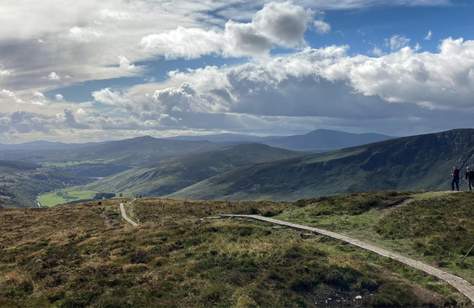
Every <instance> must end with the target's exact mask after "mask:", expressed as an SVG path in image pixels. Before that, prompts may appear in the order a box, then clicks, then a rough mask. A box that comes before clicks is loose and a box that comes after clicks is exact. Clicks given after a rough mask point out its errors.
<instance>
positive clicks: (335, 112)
mask: <svg viewBox="0 0 474 308" xmlns="http://www.w3.org/2000/svg"><path fill="white" fill-rule="evenodd" d="M473 51H474V41H464V40H462V39H457V40H455V39H446V40H445V41H443V42H442V44H441V46H440V50H439V52H437V53H428V52H419V51H417V50H415V49H411V48H410V47H405V48H402V49H400V50H398V51H395V52H392V53H389V54H386V55H380V56H378V57H369V56H361V55H357V56H349V55H348V53H347V47H344V46H342V47H336V46H334V47H328V48H323V49H306V50H304V51H301V52H299V53H296V54H291V55H287V56H281V57H276V58H273V59H271V60H269V61H265V62H254V63H247V64H244V65H239V66H235V67H229V68H217V67H206V68H204V69H197V70H190V71H187V72H173V73H172V74H170V76H169V80H168V81H167V82H166V83H167V84H168V85H170V86H166V85H165V84H161V85H160V84H156V85H153V84H151V85H150V84H149V85H144V86H137V87H134V88H132V89H130V90H129V91H128V92H125V93H120V95H118V94H117V93H111V92H110V90H109V89H104V90H103V91H101V94H104V95H105V94H107V95H106V98H104V97H98V98H99V100H100V101H102V102H105V101H106V102H107V103H109V104H114V102H115V104H116V105H122V106H128V108H129V110H134V112H135V114H136V115H137V116H139V114H140V113H141V112H143V113H144V114H147V115H148V116H150V115H152V114H156V115H157V114H168V115H171V116H172V117H175V118H179V117H180V116H181V115H182V114H183V113H243V114H252V115H260V116H315V117H334V118H354V119H356V118H372V119H377V118H378V119H380V118H386V117H393V116H395V115H401V114H403V113H404V112H409V111H410V110H411V111H413V110H419V112H421V111H420V110H433V109H453V110H454V109H459V108H465V109H466V108H467V109H469V108H473V107H474V106H473V101H472V99H471V98H472V96H473V95H474V92H473V89H474V73H473V72H474V57H473V54H474V53H473ZM153 87H156V88H159V89H153ZM420 89H423V91H420ZM94 96H97V95H94ZM117 96H118V97H117ZM96 99H97V98H96ZM396 103H398V104H396Z"/></svg>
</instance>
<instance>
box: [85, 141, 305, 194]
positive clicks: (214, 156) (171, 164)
mask: <svg viewBox="0 0 474 308" xmlns="http://www.w3.org/2000/svg"><path fill="white" fill-rule="evenodd" d="M300 155H301V153H300V152H293V151H288V150H284V149H278V148H273V147H270V146H267V145H262V144H240V145H234V146H225V147H222V148H220V149H217V150H214V151H209V152H202V153H194V154H189V155H185V156H181V157H177V158H171V159H165V160H163V161H161V162H158V163H156V164H153V165H151V166H147V167H141V168H134V169H130V170H127V171H124V172H122V173H119V174H116V175H113V176H111V177H107V178H105V179H101V180H99V181H97V182H95V183H92V184H89V185H87V186H85V187H84V189H85V190H93V191H105V192H116V193H125V194H140V195H146V196H162V195H166V194H170V193H173V192H175V191H178V190H180V189H182V188H185V187H187V186H190V185H193V184H195V183H197V182H199V181H202V180H204V179H207V178H210V177H212V176H215V175H217V174H221V173H224V172H227V171H230V170H233V169H235V168H239V167H242V166H248V165H253V164H256V163H262V162H269V161H275V160H282V159H288V158H293V157H297V156H300Z"/></svg>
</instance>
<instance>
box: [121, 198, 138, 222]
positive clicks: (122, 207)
mask: <svg viewBox="0 0 474 308" xmlns="http://www.w3.org/2000/svg"><path fill="white" fill-rule="evenodd" d="M130 203H133V201H132V202H130ZM120 214H121V215H122V218H123V219H124V220H125V221H126V222H128V223H129V224H131V225H132V226H134V227H138V223H136V222H135V221H133V220H132V219H131V218H130V217H128V215H127V211H125V205H124V204H123V203H120Z"/></svg>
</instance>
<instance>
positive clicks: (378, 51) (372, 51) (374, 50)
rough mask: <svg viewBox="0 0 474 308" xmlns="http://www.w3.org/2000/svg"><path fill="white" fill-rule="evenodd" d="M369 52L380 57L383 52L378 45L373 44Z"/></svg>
mask: <svg viewBox="0 0 474 308" xmlns="http://www.w3.org/2000/svg"><path fill="white" fill-rule="evenodd" d="M371 53H372V54H373V55H374V56H377V57H380V56H383V55H384V54H385V53H384V52H383V50H382V49H380V48H379V47H377V46H375V47H374V48H373V49H372V50H371Z"/></svg>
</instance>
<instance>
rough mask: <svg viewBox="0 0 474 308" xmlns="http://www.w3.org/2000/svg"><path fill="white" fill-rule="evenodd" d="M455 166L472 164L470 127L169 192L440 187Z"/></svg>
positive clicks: (280, 194) (302, 194)
mask: <svg viewBox="0 0 474 308" xmlns="http://www.w3.org/2000/svg"><path fill="white" fill-rule="evenodd" d="M455 164H456V165H458V166H460V167H462V168H464V167H466V166H467V165H469V164H474V130H472V129H465V130H453V131H448V132H442V133H436V134H429V135H420V136H413V137H405V138H398V139H393V140H388V141H384V142H379V143H374V144H370V145H365V146H360V147H355V148H350V149H344V150H340V151H336V152H330V153H325V154H314V155H307V156H304V157H299V158H294V159H288V160H284V161H276V162H270V163H262V164H257V165H254V166H250V167H243V168H238V169H236V170H232V171H230V172H227V173H225V174H221V175H217V176H215V177H212V178H210V179H207V180H204V181H201V182H200V183H197V184H195V185H193V186H190V187H187V188H185V189H183V190H181V191H179V192H176V193H174V194H172V195H171V196H172V197H183V198H193V199H272V200H296V199H300V198H310V197H317V196H323V195H333V194H338V193H344V192H358V191H377V190H446V189H448V187H449V182H450V173H451V168H452V166H453V165H455Z"/></svg>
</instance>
